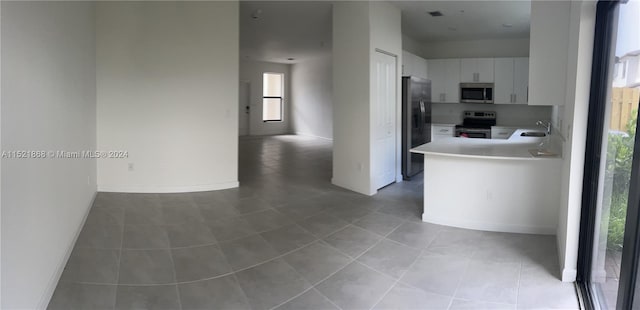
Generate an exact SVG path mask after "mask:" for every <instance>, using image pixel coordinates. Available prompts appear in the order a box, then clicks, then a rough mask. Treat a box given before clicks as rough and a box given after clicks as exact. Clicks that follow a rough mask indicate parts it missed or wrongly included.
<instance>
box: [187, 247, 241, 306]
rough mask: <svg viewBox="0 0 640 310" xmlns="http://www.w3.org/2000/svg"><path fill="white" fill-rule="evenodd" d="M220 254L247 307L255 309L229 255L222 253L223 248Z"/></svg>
mask: <svg viewBox="0 0 640 310" xmlns="http://www.w3.org/2000/svg"><path fill="white" fill-rule="evenodd" d="M220 253H221V254H222V257H223V258H224V261H225V263H226V264H227V266H229V269H231V272H230V273H227V274H226V275H232V276H233V279H234V280H235V281H236V284H237V285H238V288H239V289H240V293H242V296H244V300H245V301H246V302H247V305H248V306H249V308H251V309H253V307H252V306H251V302H250V301H249V296H247V293H246V292H245V291H244V289H243V288H242V285H241V284H240V280H238V277H237V276H236V273H235V272H234V271H233V267H231V264H230V263H229V259H228V258H227V255H226V254H224V251H222V248H220ZM226 275H225V276H226ZM221 277H222V276H220V278H221ZM176 287H178V285H176Z"/></svg>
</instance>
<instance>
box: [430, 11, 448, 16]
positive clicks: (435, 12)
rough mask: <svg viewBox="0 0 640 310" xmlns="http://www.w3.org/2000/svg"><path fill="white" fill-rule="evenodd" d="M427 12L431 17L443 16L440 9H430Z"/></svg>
mask: <svg viewBox="0 0 640 310" xmlns="http://www.w3.org/2000/svg"><path fill="white" fill-rule="evenodd" d="M427 13H429V15H431V16H433V17H439V16H444V15H442V12H440V11H431V12H427Z"/></svg>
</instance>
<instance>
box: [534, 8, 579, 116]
mask: <svg viewBox="0 0 640 310" xmlns="http://www.w3.org/2000/svg"><path fill="white" fill-rule="evenodd" d="M570 13H571V1H531V32H530V39H529V105H563V104H564V101H565V93H566V80H567V60H568V50H569V21H568V20H567V17H568V16H570V15H571V14H570Z"/></svg>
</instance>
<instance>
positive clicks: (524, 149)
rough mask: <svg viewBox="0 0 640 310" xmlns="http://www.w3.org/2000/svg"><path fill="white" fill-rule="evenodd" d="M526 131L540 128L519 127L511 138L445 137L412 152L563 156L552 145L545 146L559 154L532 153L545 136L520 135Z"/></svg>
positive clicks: (488, 156) (532, 157)
mask: <svg viewBox="0 0 640 310" xmlns="http://www.w3.org/2000/svg"><path fill="white" fill-rule="evenodd" d="M525 131H540V130H531V129H518V130H516V131H515V132H514V133H513V134H512V135H511V137H509V139H472V138H458V137H451V138H444V139H439V140H437V141H433V142H429V143H426V144H423V145H420V146H418V147H415V148H413V149H411V152H413V153H422V154H429V155H442V156H459V157H475V158H492V159H520V160H521V159H531V160H541V159H559V158H561V156H560V152H559V151H558V150H556V149H553V148H550V147H545V149H548V150H550V151H553V152H554V153H557V154H558V155H556V156H538V157H536V156H533V155H531V153H530V152H529V150H531V149H537V148H538V145H539V144H540V142H542V141H543V139H545V138H542V137H522V136H520V134H521V133H523V132H525ZM551 138H552V137H551Z"/></svg>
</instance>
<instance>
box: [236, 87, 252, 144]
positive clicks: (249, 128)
mask: <svg viewBox="0 0 640 310" xmlns="http://www.w3.org/2000/svg"><path fill="white" fill-rule="evenodd" d="M238 84H239V86H238V91H239V92H240V91H242V87H241V86H240V85H242V84H247V87H248V89H247V94H246V96H247V106H248V107H249V110H248V112H249V113H247V114H248V115H247V134H246V135H247V136H250V135H251V81H250V80H240V82H239V83H238ZM239 92H238V110H239V108H240V104H241V102H240V93H239ZM240 122H241V120H240V117H238V136H241V135H240Z"/></svg>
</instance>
